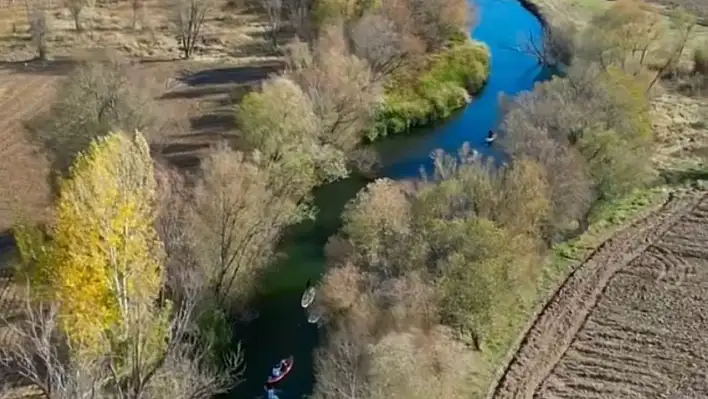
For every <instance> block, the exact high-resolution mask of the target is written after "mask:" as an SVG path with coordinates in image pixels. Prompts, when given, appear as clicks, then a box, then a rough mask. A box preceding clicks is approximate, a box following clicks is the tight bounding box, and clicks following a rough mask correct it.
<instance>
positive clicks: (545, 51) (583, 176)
mask: <svg viewBox="0 0 708 399" xmlns="http://www.w3.org/2000/svg"><path fill="white" fill-rule="evenodd" d="M590 1H591V0H588V4H587V7H585V5H583V7H585V8H583V9H582V10H580V9H571V10H569V13H568V15H570V16H571V17H572V18H568V19H567V20H566V19H563V20H561V19H560V18H559V17H555V15H556V14H553V15H554V16H551V15H552V14H551V10H553V9H554V8H559V7H561V6H563V5H564V4H565V3H561V2H560V0H553V1H552V0H548V3H547V4H546V3H544V4H545V5H539V9H540V11H541V13H542V14H543V15H544V16H546V18H545V20H546V22H547V24H546V26H545V36H544V37H543V45H540V44H539V43H529V42H527V41H521V42H519V43H518V44H517V45H514V44H512V43H510V45H509V47H510V48H509V51H517V52H524V53H526V54H528V55H530V56H532V57H535V58H536V59H537V60H538V62H539V64H541V65H546V66H550V67H554V66H560V65H562V66H563V68H564V76H563V77H556V78H553V79H552V80H550V81H547V82H543V83H539V84H538V85H536V87H535V88H534V89H533V90H532V91H529V92H525V93H522V94H520V95H518V96H516V97H514V98H505V99H504V101H503V102H502V104H501V106H502V107H503V110H504V114H503V118H502V121H501V124H500V126H499V129H498V131H499V139H498V140H497V142H495V145H499V146H500V147H501V148H502V149H503V150H504V152H505V153H506V154H508V155H509V159H510V161H509V162H508V163H507V164H505V165H502V166H501V167H497V165H495V164H493V163H492V162H489V160H487V159H483V158H481V157H479V156H478V154H477V153H476V152H474V151H472V149H471V148H470V147H469V146H463V147H462V148H461V149H460V150H459V153H445V152H443V151H438V152H437V153H435V154H434V156H433V160H432V161H433V163H434V172H433V173H431V174H430V175H429V176H426V177H425V178H420V179H413V180H409V181H405V182H402V181H395V180H392V179H378V180H376V181H374V182H371V183H370V184H368V185H367V186H366V187H365V188H364V189H363V190H360V191H359V192H358V193H357V194H356V196H355V198H354V199H353V200H352V201H349V202H348V203H347V205H346V206H345V207H344V211H343V213H342V214H341V219H340V220H341V225H342V226H341V229H339V231H337V232H336V233H335V234H334V236H332V237H331V238H330V239H329V240H328V241H327V244H326V245H325V247H324V254H325V257H326V271H325V273H324V276H323V278H322V281H320V282H318V283H317V286H316V288H317V292H318V293H317V296H316V298H315V302H314V304H313V305H311V306H312V310H314V311H316V312H318V313H319V314H321V315H322V318H321V321H322V325H323V330H322V331H324V332H325V334H324V336H325V339H323V340H322V342H320V343H319V347H318V348H317V349H316V350H315V351H314V352H313V354H312V356H313V358H314V380H315V383H314V388H313V392H312V396H313V398H315V399H340V398H342V397H351V398H362V399H364V398H366V399H377V398H407V399H417V398H420V399H429V398H450V399H456V398H460V399H463V398H464V399H467V398H470V397H483V396H485V395H487V394H489V395H496V394H497V392H496V390H495V389H491V388H490V387H492V386H493V385H494V382H495V381H496V380H498V379H499V378H501V377H502V375H503V374H505V370H506V368H505V367H504V364H503V363H504V362H505V360H507V359H508V358H509V357H510V356H511V354H510V353H511V352H513V349H514V348H513V346H514V344H515V343H517V342H518V341H519V340H518V337H519V336H520V335H521V334H522V333H523V327H524V326H525V324H526V320H528V319H529V318H532V317H534V316H535V314H536V310H537V309H538V308H539V307H540V306H541V305H543V302H544V301H545V298H547V297H548V296H549V293H550V292H551V291H553V289H554V288H555V287H556V286H557V285H558V284H559V282H560V281H561V280H562V279H563V278H564V277H565V276H566V275H567V274H568V273H569V272H570V271H571V270H573V269H574V265H575V263H577V260H579V258H582V257H584V256H585V254H586V253H588V252H590V247H595V246H597V245H599V244H600V241H601V240H603V239H605V238H607V237H608V236H609V234H610V231H612V230H614V229H616V228H618V227H619V226H621V225H623V224H625V223H627V222H628V221H629V220H632V219H634V218H635V217H636V216H638V215H640V214H643V213H644V212H646V210H647V209H648V208H650V207H651V206H653V205H656V204H658V203H660V202H662V201H661V200H662V199H663V198H664V196H671V194H672V193H673V192H674V190H679V189H683V188H685V187H686V186H685V185H686V184H688V185H692V186H694V187H696V188H698V189H700V188H699V187H700V183H698V180H699V179H700V178H701V177H705V174H706V171H705V161H706V148H707V146H706V141H705V138H706V121H705V120H704V119H701V118H704V116H705V115H706V112H705V110H706V108H705V93H706V92H705V90H706V86H708V82H707V80H706V76H707V74H708V69H706V68H705V65H706V62H705V61H706V60H705V58H706V57H705V51H704V49H705V44H704V43H703V42H701V41H699V40H696V34H698V33H701V32H702V30H701V29H702V28H701V27H700V26H699V25H697V24H696V21H697V20H696V19H695V18H693V17H692V16H691V15H690V14H688V13H684V12H679V11H677V10H673V11H672V12H665V11H664V10H658V11H657V10H654V9H653V8H652V7H650V6H649V5H646V4H643V3H639V2H636V1H630V0H622V1H618V2H612V3H611V4H609V5H607V4H605V3H604V2H601V1H600V0H596V1H595V0H593V1H595V2H593V3H592V4H591V3H590ZM91 5H92V6H93V7H89V4H88V3H83V2H71V3H70V7H67V9H63V8H62V9H56V8H52V7H56V5H55V4H54V3H52V2H47V3H44V2H42V1H36V2H27V3H26V4H25V6H26V9H22V10H21V12H19V13H18V15H19V16H20V17H19V18H23V19H21V20H13V21H12V24H8V25H10V26H7V27H6V28H7V29H6V31H5V33H4V34H5V36H6V37H7V38H8V39H7V40H6V41H2V43H3V44H2V45H7V46H8V47H7V50H8V54H10V53H12V56H13V57H15V58H13V59H12V60H8V61H14V62H8V63H6V64H4V65H3V66H4V67H5V69H3V71H2V72H1V73H2V74H4V75H2V76H4V79H5V80H3V81H2V82H4V83H3V86H2V89H3V93H5V94H6V95H7V98H8V100H7V104H8V108H7V110H6V115H5V116H6V124H5V127H4V128H5V130H4V131H3V132H2V135H3V136H2V138H3V140H4V141H3V143H7V145H5V146H4V147H3V148H2V150H3V154H5V155H7V156H6V157H3V160H0V162H2V163H0V176H1V177H2V178H3V179H4V181H7V184H5V185H3V187H9V188H10V189H7V190H6V192H5V193H3V196H2V198H0V200H2V203H1V205H2V207H1V209H0V210H1V211H2V212H3V215H4V216H5V219H6V220H3V223H5V225H4V226H3V227H12V233H13V234H14V236H15V240H16V242H17V247H18V256H17V257H16V259H15V261H14V262H11V261H4V262H3V266H4V267H12V271H13V275H14V283H12V282H7V281H6V280H5V279H4V280H3V283H4V285H3V286H2V288H3V289H2V293H3V295H2V298H3V302H2V314H0V316H2V320H3V325H2V330H1V331H0V333H2V335H0V339H1V340H2V345H0V365H2V366H3V367H2V369H1V370H0V372H2V373H3V374H2V375H1V376H0V381H1V382H2V384H0V389H2V391H0V392H1V394H2V395H4V394H6V393H7V395H13V396H21V395H22V392H21V391H20V389H26V388H32V389H33V393H35V394H37V393H38V394H39V395H42V396H44V397H47V398H50V399H65V398H67V397H72V398H73V397H83V396H88V395H89V394H91V393H94V394H95V393H96V392H98V395H99V396H101V397H108V398H113V397H115V398H133V399H136V398H160V399H161V398H165V399H167V398H175V399H177V398H184V399H187V398H194V397H200V398H207V397H212V396H214V395H217V394H224V393H228V392H230V391H231V390H232V389H233V388H234V387H235V386H237V385H238V384H239V383H241V382H243V378H244V376H245V375H246V374H245V372H244V357H243V351H242V350H241V349H242V348H241V347H240V345H239V343H238V342H235V341H234V340H232V339H229V337H232V336H233V335H232V332H233V331H234V329H235V327H239V328H241V327H243V326H249V323H252V317H253V316H254V315H257V311H258V310H259V309H254V307H253V305H254V303H257V301H256V299H257V298H258V297H259V296H260V294H262V293H263V292H264V291H265V290H266V289H267V288H268V287H264V285H263V282H264V281H263V277H264V274H265V272H266V271H267V270H268V269H269V268H270V267H271V266H272V265H273V264H274V262H277V261H278V260H280V259H281V257H282V256H283V254H282V253H281V251H280V250H281V249H282V246H281V244H282V243H283V240H284V238H285V237H287V233H288V232H291V231H292V229H293V228H294V227H296V226H299V225H300V224H301V223H303V222H304V221H308V220H312V219H313V218H315V217H316V215H317V212H318V209H317V206H316V205H317V204H316V203H315V202H314V201H313V195H312V193H313V191H314V190H315V189H316V188H318V187H322V186H326V185H327V184H329V183H332V182H335V181H338V180H341V179H344V178H346V177H347V176H349V175H350V174H351V173H352V171H356V170H362V171H366V170H370V169H371V168H372V167H375V166H376V164H377V159H376V156H375V154H374V153H372V151H371V150H370V148H368V147H366V146H363V145H362V143H364V142H365V141H367V140H371V139H373V138H376V137H378V136H381V135H385V134H390V133H392V132H403V131H406V130H407V129H408V128H409V127H411V126H413V125H416V124H420V123H425V122H427V121H430V120H432V119H434V118H437V117H444V116H446V115H449V114H450V111H451V110H452V109H453V108H455V107H458V106H460V105H463V102H464V101H463V102H460V99H463V100H465V101H466V99H467V98H468V94H469V92H473V91H475V90H479V88H480V87H481V86H482V85H483V82H484V81H485V80H486V79H487V74H488V70H489V64H490V59H489V54H488V50H487V49H485V48H484V47H482V46H481V45H478V44H475V43H473V42H470V41H469V40H468V39H467V34H466V33H464V34H463V33H461V32H467V30H468V29H469V26H470V25H471V23H470V22H471V21H472V19H471V17H472V15H471V13H470V12H469V10H470V8H469V7H470V5H469V4H468V3H467V2H466V1H465V0H401V1H395V2H389V1H384V2H376V1H366V0H358V1H341V0H314V1H287V2H285V1H283V2H281V1H267V0H263V1H259V2H253V3H250V2H249V3H239V4H236V3H235V2H231V3H226V2H223V3H222V2H216V1H204V0H175V1H168V2H156V3H152V2H142V3H141V2H130V3H121V2H111V3H107V4H102V3H100V2H99V4H96V5H93V4H91ZM692 6H695V5H692ZM694 8H695V7H694ZM586 9H587V10H586ZM547 10H548V11H547ZM581 11H582V12H581ZM692 11H693V12H696V10H695V9H692ZM586 12H587V13H586ZM591 12H592V13H591ZM665 13H666V14H669V15H670V16H671V18H669V19H668V20H666V19H665V18H664V14H665ZM558 15H560V14H558ZM581 17H582V18H581ZM13 18H17V16H13ZM17 21H20V22H17ZM253 36H257V38H256V39H254V38H253ZM175 38H176V39H175ZM5 43H10V44H9V45H8V44H5ZM111 43H114V44H111ZM13 46H14V47H13ZM72 46H75V47H76V48H72ZM96 47H99V48H103V49H105V51H102V52H101V53H100V54H98V53H96V52H94V51H90V50H89V49H92V48H96ZM11 50H12V51H15V50H16V53H13V52H12V51H11ZM77 50H80V51H77ZM28 52H31V53H32V55H35V54H36V55H37V57H38V58H39V59H40V61H38V62H35V61H32V60H30V59H27V58H24V59H23V58H21V57H22V55H23V54H27V53H28ZM177 56H180V57H182V58H183V60H175V58H176V57H177ZM18 61H19V62H18ZM133 61H148V62H133ZM158 77H159V78H158ZM23 93H24V94H23ZM28 99H30V100H28ZM20 176H31V177H32V179H31V182H33V183H34V184H36V185H37V186H41V187H42V188H41V189H37V191H33V194H32V195H31V196H29V195H27V194H23V193H24V192H25V191H29V190H23V189H21V188H23V187H30V186H31V185H30V184H24V183H28V182H29V181H30V180H29V178H28V180H26V181H25V180H20V181H18V178H19V177H20ZM46 181H48V182H51V184H48V183H45V182H46ZM18 187H19V188H18ZM22 195H27V197H26V200H24V199H23V197H22ZM30 199H31V201H30ZM324 202H326V199H325V201H324ZM13 224H14V225H13ZM694 252H695V253H699V252H700V251H698V250H696V251H694ZM698 257H699V256H698V255H696V259H698ZM5 265H9V266H5ZM701 270H702V269H701ZM683 274H684V275H685V276H686V278H688V277H690V276H689V275H691V273H689V272H688V271H686V272H685V273H683ZM695 274H700V273H695V272H694V273H693V275H695ZM4 275H5V274H3V276H4ZM303 285H304V282H303ZM297 306H298V304H297V303H295V304H294V307H297ZM254 311H256V312H254ZM303 323H304V322H303ZM270 327H271V328H274V329H276V330H277V329H279V325H274V326H270ZM293 331H295V330H292V331H291V330H288V331H280V332H282V333H283V334H288V335H292V336H294V334H295V332H293ZM37 332H40V333H39V334H38V333H37ZM272 346H274V347H276V346H277V343H273V344H272ZM282 350H288V349H287V348H283V349H282ZM287 355H288V353H283V354H282V355H281V356H287ZM273 360H275V361H277V360H278V359H273ZM263 361H264V362H268V361H270V360H269V359H264V360H263ZM299 361H300V360H299V358H298V359H296V360H295V365H296V366H295V369H294V371H293V374H292V375H290V376H289V377H288V378H290V377H292V376H295V375H296V373H298V367H299V366H298V364H300V363H299ZM701 361H702V360H701ZM701 367H703V365H699V369H700V368H701ZM264 370H265V371H264V372H265V373H267V372H268V370H267V368H264ZM257 371H258V370H257ZM258 373H260V372H258ZM249 376H250V374H249ZM259 376H260V374H258V376H256V375H255V374H254V377H253V378H259ZM262 377H263V378H264V379H265V378H266V377H267V376H266V375H263V376H262ZM308 377H312V376H308ZM667 378H668V377H667ZM505 381H506V380H505ZM256 382H257V384H258V385H260V380H258V381H256ZM284 383H287V380H286V381H285V382H284ZM505 384H506V383H505ZM527 385H528V384H527ZM504 387H505V388H504V392H501V393H500V394H501V395H504V394H505V392H513V391H514V387H513V386H512V387H511V388H508V386H507V385H504ZM259 388H260V387H259ZM493 391H494V392H493Z"/></svg>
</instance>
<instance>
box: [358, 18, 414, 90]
mask: <svg viewBox="0 0 708 399" xmlns="http://www.w3.org/2000/svg"><path fill="white" fill-rule="evenodd" d="M349 38H350V39H349V40H350V41H351V42H352V44H353V46H352V47H353V52H354V54H356V55H357V56H358V57H359V58H361V59H364V60H366V61H368V63H369V65H370V67H371V71H372V74H373V76H372V80H373V81H374V82H378V81H381V80H383V79H386V78H388V77H389V76H390V75H391V74H392V73H394V72H395V71H397V70H399V69H400V68H402V67H404V66H405V65H407V64H408V63H409V62H411V61H412V59H413V58H414V57H415V56H416V55H419V54H420V53H422V51H423V48H422V47H423V45H422V43H420V41H419V40H418V39H417V38H416V37H414V36H413V35H411V34H410V33H409V32H405V31H399V30H398V29H397V26H396V24H395V22H394V21H392V20H390V19H389V18H388V17H386V15H384V14H382V13H376V14H366V15H364V16H363V17H362V18H360V19H359V20H357V21H356V22H354V24H353V26H352V27H351V28H350V29H349Z"/></svg>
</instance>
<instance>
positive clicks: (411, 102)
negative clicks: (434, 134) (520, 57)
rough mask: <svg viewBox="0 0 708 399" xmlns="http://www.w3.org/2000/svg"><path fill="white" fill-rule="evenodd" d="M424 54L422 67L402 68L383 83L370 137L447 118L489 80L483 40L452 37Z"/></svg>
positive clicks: (408, 130) (467, 102) (488, 52)
mask: <svg viewBox="0 0 708 399" xmlns="http://www.w3.org/2000/svg"><path fill="white" fill-rule="evenodd" d="M425 58H426V60H425V61H424V62H425V63H426V65H425V66H424V67H423V68H420V67H419V66H415V67H413V66H409V67H406V68H402V69H401V70H399V71H396V73H394V74H393V75H392V76H391V79H389V81H388V82H386V84H385V85H384V93H385V94H384V102H383V104H382V105H381V107H380V108H379V109H378V110H377V116H376V119H377V121H376V126H375V128H374V130H373V132H372V133H371V134H369V136H368V139H369V140H370V141H373V140H376V139H377V138H381V137H386V136H388V135H393V134H400V133H408V132H410V131H411V129H413V128H416V127H422V126H426V125H430V124H431V123H434V122H438V121H442V120H444V119H447V118H449V117H450V115H452V113H453V112H455V111H457V110H459V109H460V108H463V107H465V106H466V105H467V104H469V103H470V102H471V101H474V96H475V95H476V94H478V93H479V92H480V91H481V90H482V89H483V88H484V86H485V84H486V83H487V82H488V81H489V74H490V66H491V59H490V58H491V53H490V50H489V47H488V46H487V45H486V44H484V43H482V42H479V41H476V40H471V39H468V38H463V39H461V40H453V41H451V43H450V44H449V45H448V47H446V48H445V50H443V51H442V52H440V53H437V54H431V55H429V56H426V57H425Z"/></svg>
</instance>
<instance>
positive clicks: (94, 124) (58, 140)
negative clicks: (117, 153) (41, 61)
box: [27, 59, 180, 173]
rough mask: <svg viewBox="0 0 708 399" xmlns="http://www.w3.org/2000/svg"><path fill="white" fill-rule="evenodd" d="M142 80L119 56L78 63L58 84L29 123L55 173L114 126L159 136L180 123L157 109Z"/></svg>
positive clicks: (66, 169)
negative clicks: (45, 105)
mask: <svg viewBox="0 0 708 399" xmlns="http://www.w3.org/2000/svg"><path fill="white" fill-rule="evenodd" d="M140 83H143V85H142V86H141V85H140ZM146 83H148V82H133V81H131V80H130V79H129V78H128V71H127V69H126V65H125V64H123V63H122V62H121V61H119V60H117V59H112V60H109V61H107V62H92V63H88V64H85V65H82V66H80V67H79V68H77V69H76V70H74V71H73V72H72V73H71V74H70V75H69V76H68V78H67V79H66V80H65V81H64V82H63V83H62V85H61V86H60V87H59V91H58V94H57V100H56V102H55V103H54V104H52V106H51V108H50V109H49V111H47V112H46V113H44V114H41V115H40V116H39V117H37V118H35V119H33V120H31V121H29V122H28V123H27V127H28V133H29V136H30V139H31V140H32V141H34V142H36V143H38V144H40V145H41V146H42V147H43V148H44V149H45V150H46V152H47V153H48V155H49V157H50V159H51V161H52V163H53V166H54V167H53V169H54V170H55V171H58V172H59V173H65V172H66V171H68V169H69V167H70V166H71V164H72V163H73V161H74V158H75V157H76V155H77V154H78V153H79V152H81V151H83V150H85V149H86V148H88V146H89V143H91V141H92V140H94V139H95V138H98V137H102V136H105V135H106V134H107V133H108V132H110V131H111V130H112V129H122V130H124V131H127V132H132V131H134V130H136V129H137V130H141V131H145V132H146V135H147V136H148V137H149V138H150V139H151V141H153V142H155V141H158V137H159V136H160V135H161V134H162V133H163V132H164V131H166V130H168V129H172V128H178V124H179V123H180V120H179V118H177V119H172V118H170V116H168V115H165V114H162V115H160V114H159V113H158V111H157V109H158V108H157V106H156V104H155V103H154V100H153V99H152V96H151V95H150V93H149V92H148V91H147V90H146V89H145V87H144V86H146Z"/></svg>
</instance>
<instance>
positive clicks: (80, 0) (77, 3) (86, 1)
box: [66, 0, 93, 32]
mask: <svg viewBox="0 0 708 399" xmlns="http://www.w3.org/2000/svg"><path fill="white" fill-rule="evenodd" d="M92 2H93V1H92V0H66V6H67V8H68V9H69V12H71V16H72V18H74V28H75V29H76V31H77V32H81V31H83V26H82V25H81V13H82V12H83V11H84V9H85V8H86V7H90V6H91V5H92Z"/></svg>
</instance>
